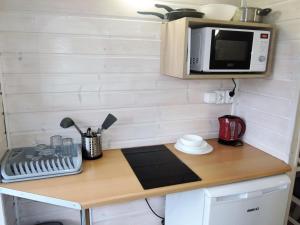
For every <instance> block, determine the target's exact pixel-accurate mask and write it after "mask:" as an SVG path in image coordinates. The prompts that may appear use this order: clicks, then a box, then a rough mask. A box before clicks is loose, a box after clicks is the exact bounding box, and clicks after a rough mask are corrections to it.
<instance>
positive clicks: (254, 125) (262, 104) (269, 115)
mask: <svg viewBox="0 0 300 225" xmlns="http://www.w3.org/2000/svg"><path fill="white" fill-rule="evenodd" d="M252 4H253V5H255V6H260V7H270V8H272V9H273V13H272V14H271V15H270V16H268V17H267V18H266V19H267V22H269V23H274V24H276V26H277V28H278V33H277V35H278V36H277V44H276V52H275V59H274V67H273V74H272V76H270V77H268V78H267V79H251V80H240V88H239V96H238V105H237V106H236V108H237V112H238V114H239V115H240V116H242V117H244V118H245V119H246V121H247V132H246V135H245V140H246V141H247V142H248V143H249V144H252V145H254V146H256V147H259V148H261V149H264V151H266V152H268V153H270V154H272V155H274V156H276V157H278V158H280V159H282V160H284V161H286V162H288V161H289V155H290V148H291V140H292V137H293V130H294V126H295V117H296V109H297V108H296V107H297V102H298V95H299V89H300V84H299V83H300V82H299V81H300V79H299V77H300V76H299V75H300V72H299V71H300V57H299V51H300V30H299V27H300V14H299V9H300V1H298V0H284V1H279V0H259V1H258V0H257V1H253V2H252Z"/></svg>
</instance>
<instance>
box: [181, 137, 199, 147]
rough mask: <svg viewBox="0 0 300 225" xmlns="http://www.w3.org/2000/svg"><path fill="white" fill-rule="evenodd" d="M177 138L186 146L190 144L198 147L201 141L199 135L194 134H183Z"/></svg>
mask: <svg viewBox="0 0 300 225" xmlns="http://www.w3.org/2000/svg"><path fill="white" fill-rule="evenodd" d="M179 140H180V141H181V143H182V144H184V145H186V146H191V147H199V146H200V145H201V144H202V142H203V138H202V137H200V136H198V135H194V134H187V135H184V136H183V137H181V138H180V139H179Z"/></svg>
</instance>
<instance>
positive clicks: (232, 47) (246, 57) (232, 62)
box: [209, 29, 254, 72]
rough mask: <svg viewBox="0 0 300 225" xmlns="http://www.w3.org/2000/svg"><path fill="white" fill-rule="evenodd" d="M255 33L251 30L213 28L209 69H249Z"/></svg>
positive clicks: (226, 70)
mask: <svg viewBox="0 0 300 225" xmlns="http://www.w3.org/2000/svg"><path fill="white" fill-rule="evenodd" d="M253 35H254V33H253V32H251V31H233V30H222V29H213V30H212V38H211V54H210V63H209V70H210V71H219V72H223V71H224V72H228V71H236V72H239V71H241V72H242V71H249V70H250V65H251V53H252V46H253ZM222 70H223V71H222Z"/></svg>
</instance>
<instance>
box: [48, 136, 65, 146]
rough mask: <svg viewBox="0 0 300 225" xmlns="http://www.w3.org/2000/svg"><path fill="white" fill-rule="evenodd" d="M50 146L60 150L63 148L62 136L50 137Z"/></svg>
mask: <svg viewBox="0 0 300 225" xmlns="http://www.w3.org/2000/svg"><path fill="white" fill-rule="evenodd" d="M50 146H51V148H53V149H56V148H59V147H61V146H62V136H60V135H54V136H52V137H50Z"/></svg>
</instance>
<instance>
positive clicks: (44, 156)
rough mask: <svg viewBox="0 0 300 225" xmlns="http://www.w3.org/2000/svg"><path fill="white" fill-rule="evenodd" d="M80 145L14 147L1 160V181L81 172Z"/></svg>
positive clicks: (8, 181)
mask: <svg viewBox="0 0 300 225" xmlns="http://www.w3.org/2000/svg"><path fill="white" fill-rule="evenodd" d="M81 167H82V155H81V146H80V145H73V146H72V148H71V149H69V150H66V149H64V148H57V149H51V148H50V147H49V148H46V149H38V148H36V147H26V148H16V149H12V150H10V151H7V152H6V154H5V156H4V158H3V160H2V162H1V176H2V182H3V183H11V182H17V181H25V180H36V179H42V178H49V177H57V176H65V175H72V174H77V173H80V172H81Z"/></svg>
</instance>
